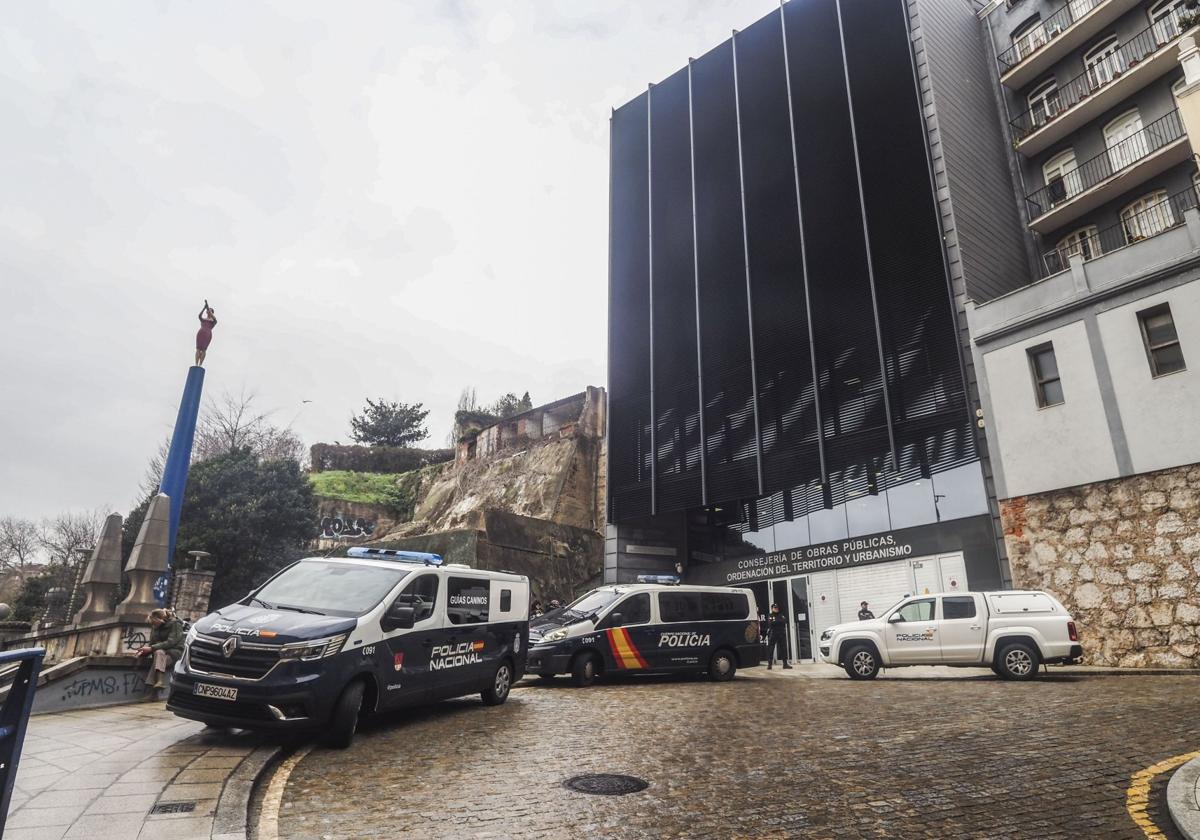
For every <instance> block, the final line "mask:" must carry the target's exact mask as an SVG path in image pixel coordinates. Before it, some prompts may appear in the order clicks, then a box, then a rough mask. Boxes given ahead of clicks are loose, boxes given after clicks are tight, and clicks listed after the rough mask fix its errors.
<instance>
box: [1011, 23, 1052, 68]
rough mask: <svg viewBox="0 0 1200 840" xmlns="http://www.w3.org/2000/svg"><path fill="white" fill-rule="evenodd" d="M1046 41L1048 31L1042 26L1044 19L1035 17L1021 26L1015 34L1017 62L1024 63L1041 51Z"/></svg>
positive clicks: (1014, 48)
mask: <svg viewBox="0 0 1200 840" xmlns="http://www.w3.org/2000/svg"><path fill="white" fill-rule="evenodd" d="M1046 40H1047V39H1046V29H1045V27H1043V26H1042V19H1041V18H1040V17H1039V16H1037V15H1034V16H1033V18H1032V19H1030V20H1028V21H1026V22H1025V23H1023V24H1021V25H1020V26H1019V27H1018V28H1017V29H1016V30H1015V31H1014V32H1013V35H1012V41H1013V51H1014V52H1015V53H1016V60H1017V61H1023V60H1024V59H1025V58H1027V57H1028V56H1030V55H1032V54H1033V53H1034V52H1036V51H1037V50H1039V49H1041V48H1042V47H1043V46H1044V45H1045V43H1046ZM1014 63H1015V62H1014Z"/></svg>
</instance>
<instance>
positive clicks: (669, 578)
mask: <svg viewBox="0 0 1200 840" xmlns="http://www.w3.org/2000/svg"><path fill="white" fill-rule="evenodd" d="M637 582H638V583H665V584H669V585H677V584H678V583H679V575H638V576H637Z"/></svg>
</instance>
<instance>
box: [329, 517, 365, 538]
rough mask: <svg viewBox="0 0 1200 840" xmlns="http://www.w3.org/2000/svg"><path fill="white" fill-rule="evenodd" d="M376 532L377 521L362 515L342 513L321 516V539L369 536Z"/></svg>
mask: <svg viewBox="0 0 1200 840" xmlns="http://www.w3.org/2000/svg"><path fill="white" fill-rule="evenodd" d="M373 533H375V523H374V522H371V521H370V520H367V519H363V518H362V517H361V516H356V517H353V518H351V517H349V516H347V517H342V516H340V515H337V514H335V515H333V516H322V517H321V539H325V540H339V539H350V538H353V537H369V536H371V535H372V534H373Z"/></svg>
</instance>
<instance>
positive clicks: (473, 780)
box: [279, 669, 1200, 840]
mask: <svg viewBox="0 0 1200 840" xmlns="http://www.w3.org/2000/svg"><path fill="white" fill-rule="evenodd" d="M1198 719H1200V678H1196V677H1174V676H1163V677H1159V676H1156V677H1128V676H1117V677H1098V676H1097V677H1070V676H1051V677H1049V678H1043V679H1040V680H1037V681H1034V682H1031V683H1008V682H1001V681H999V680H995V679H991V680H980V679H956V678H950V679H912V680H905V679H888V680H878V681H876V682H872V683H856V682H851V681H849V680H845V679H842V680H832V679H806V678H795V677H792V676H791V675H790V674H789V675H788V676H783V675H780V674H779V672H778V671H776V672H774V673H773V674H770V673H768V672H766V671H765V670H763V669H754V670H752V671H748V672H743V673H742V674H739V676H738V678H737V679H736V680H734V681H733V682H730V683H724V684H715V683H710V682H707V681H705V680H701V679H679V678H670V679H667V678H654V677H650V678H645V677H643V678H640V679H638V678H629V679H627V680H625V681H622V682H618V683H608V684H604V685H597V686H595V687H593V688H588V689H574V688H571V687H569V685H568V684H567V683H566V682H565V681H564V680H562V679H560V680H558V681H556V682H555V683H553V684H551V685H549V686H542V685H528V686H527V687H521V688H519V689H517V690H515V691H514V692H513V694H512V696H511V697H510V698H509V701H508V703H507V704H506V705H504V706H500V707H498V708H486V707H484V706H482V705H481V704H480V702H479V701H478V699H464V700H456V701H450V702H446V703H442V704H439V705H437V706H431V707H428V708H425V709H421V710H419V711H414V712H409V713H400V714H398V715H393V716H389V717H385V718H383V719H382V720H379V721H377V722H375V723H373V724H370V725H368V726H367V728H366V729H365V730H364V731H362V732H360V734H359V737H358V739H357V741H356V742H355V744H354V746H352V747H351V748H350V749H348V750H345V751H330V750H324V749H319V748H318V749H316V750H314V751H313V752H311V753H310V754H309V755H308V756H307V757H306V758H305V759H304V760H303V761H301V762H300V763H299V765H298V766H297V767H296V768H295V770H294V771H293V772H292V775H291V777H290V780H289V782H288V784H287V787H286V789H285V792H284V797H283V803H282V808H281V811H280V819H279V834H280V836H281V837H286V838H337V839H338V840H340V838H352V837H355V838H356V837H419V838H441V837H453V838H501V837H520V838H530V837H533V838H541V837H547V838H549V837H553V838H562V837H572V836H587V837H614V838H643V837H645V838H671V837H674V838H731V837H746V838H755V839H756V840H759V838H784V837H806V838H807V837H812V838H838V839H839V840H841V838H904V840H914V838H960V837H964V838H988V840H993V839H995V840H998V839H999V838H1084V840H1099V838H1141V837H1143V836H1144V835H1143V834H1142V832H1141V831H1140V830H1139V829H1137V827H1136V826H1135V825H1134V823H1133V821H1132V820H1131V818H1130V816H1129V814H1128V813H1127V812H1126V810H1125V804H1126V803H1125V791H1126V788H1127V787H1128V786H1129V783H1130V776H1131V774H1133V773H1135V772H1136V771H1138V770H1140V769H1142V768H1145V767H1148V766H1150V765H1152V764H1154V763H1156V762H1158V761H1160V760H1162V759H1164V758H1167V757H1170V756H1174V755H1178V754H1180V753H1184V752H1188V751H1191V750H1195V749H1198V748H1200V728H1198V727H1197V726H1196V722H1197V720H1198ZM595 772H605V773H627V774H631V775H635V776H640V777H642V778H644V779H646V780H648V781H649V783H650V786H649V788H648V789H647V790H645V791H644V792H642V793H637V794H632V795H629V796H624V797H606V796H587V795H583V794H578V793H574V792H571V791H568V790H566V789H564V788H563V786H562V782H563V780H565V779H566V778H568V777H570V776H573V775H576V774H580V773H595ZM1165 785H1166V779H1165V778H1163V779H1159V780H1157V782H1156V784H1155V786H1154V788H1153V790H1152V796H1151V806H1150V808H1149V814H1150V816H1151V818H1152V819H1153V820H1154V821H1155V822H1156V823H1157V825H1158V826H1160V827H1161V828H1163V829H1164V831H1165V835H1166V836H1167V837H1168V838H1173V837H1177V835H1176V834H1175V833H1174V830H1173V829H1172V828H1171V827H1170V819H1169V817H1168V815H1167V811H1166V807H1165V802H1164V798H1163V795H1162V789H1163V788H1165Z"/></svg>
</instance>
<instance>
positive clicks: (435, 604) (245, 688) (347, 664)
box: [167, 547, 529, 747]
mask: <svg viewBox="0 0 1200 840" xmlns="http://www.w3.org/2000/svg"><path fill="white" fill-rule="evenodd" d="M348 554H349V555H350V556H349V557H336V558H335V557H329V558H327V557H309V558H307V559H305V560H300V561H298V562H297V563H293V564H292V565H291V566H288V567H287V568H285V569H283V570H282V571H280V572H279V573H278V574H276V575H275V576H274V577H272V578H271V579H270V580H268V581H267V582H266V583H264V584H263V585H262V586H261V587H259V588H258V589H256V590H255V591H253V592H251V593H250V594H249V595H247V596H246V597H245V598H243V599H242V600H241V601H238V602H237V603H235V604H231V605H229V606H228V607H222V608H221V609H219V610H217V611H216V612H215V613H212V614H211V615H208V616H205V617H204V618H202V619H200V620H199V621H197V622H196V624H195V625H194V626H193V627H192V629H191V630H190V631H189V632H188V635H187V640H186V642H185V645H184V653H183V657H182V658H181V659H180V661H179V662H178V663H177V664H176V666H175V672H174V674H173V675H172V683H171V695H170V698H169V700H168V701H167V708H168V709H170V710H171V711H173V712H174V713H175V714H177V715H179V716H180V717H185V718H190V719H192V720H199V721H203V722H205V723H212V724H218V725H229V726H237V727H241V728H245V729H321V730H324V740H325V741H326V742H327V743H329V744H330V745H332V746H342V747H344V746H348V745H349V744H350V741H351V740H352V739H353V737H354V732H355V730H356V728H357V725H358V718H359V715H360V713H362V712H376V711H386V710H391V709H398V708H402V707H405V706H414V705H418V704H422V703H428V702H430V701H433V700H440V699H444V698H448V697H459V696H462V695H464V694H474V693H476V692H478V693H479V694H480V695H481V696H482V698H483V702H484V703H485V704H487V705H498V704H500V703H503V702H504V701H505V700H507V699H508V693H509V689H510V688H511V686H512V684H513V683H514V682H516V681H517V680H519V679H520V678H521V677H522V676H523V675H524V673H525V657H526V650H527V648H528V646H529V644H528V643H529V579H528V578H526V577H523V576H520V575H514V574H509V573H506V572H490V571H483V570H480V569H472V568H470V567H468V566H463V565H455V564H452V565H442V558H441V557H440V556H438V555H436V554H426V553H423V552H410V551H390V550H384V549H374V548H365V547H356V548H351V549H350V550H349V552H348Z"/></svg>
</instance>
